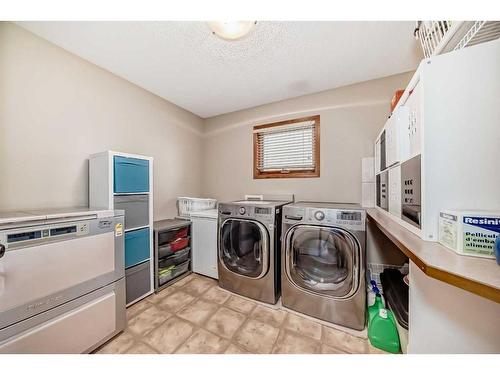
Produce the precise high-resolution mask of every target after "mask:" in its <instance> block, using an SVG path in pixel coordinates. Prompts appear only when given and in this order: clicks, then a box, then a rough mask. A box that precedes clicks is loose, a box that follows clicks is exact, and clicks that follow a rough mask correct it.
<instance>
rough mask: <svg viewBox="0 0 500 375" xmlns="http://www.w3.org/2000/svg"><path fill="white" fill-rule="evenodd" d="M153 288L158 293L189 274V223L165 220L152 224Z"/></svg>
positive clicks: (178, 220)
mask: <svg viewBox="0 0 500 375" xmlns="http://www.w3.org/2000/svg"><path fill="white" fill-rule="evenodd" d="M153 237H154V270H155V271H154V286H155V290H156V291H158V290H160V289H162V288H164V287H166V286H167V285H170V283H171V282H173V281H174V279H178V278H179V277H183V276H185V275H186V274H187V273H188V272H190V265H191V256H192V253H191V222H190V221H189V220H181V219H166V220H160V221H155V223H154V235H153Z"/></svg>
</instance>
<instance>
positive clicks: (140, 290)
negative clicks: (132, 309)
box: [125, 261, 151, 304]
mask: <svg viewBox="0 0 500 375" xmlns="http://www.w3.org/2000/svg"><path fill="white" fill-rule="evenodd" d="M150 267H151V264H150V261H147V262H144V263H141V264H139V265H137V266H135V267H131V268H129V269H127V270H125V284H126V289H127V292H126V295H127V297H126V299H127V304H129V303H131V302H133V301H135V300H137V299H138V298H140V297H142V296H144V295H145V294H147V293H149V291H150V290H151V274H150Z"/></svg>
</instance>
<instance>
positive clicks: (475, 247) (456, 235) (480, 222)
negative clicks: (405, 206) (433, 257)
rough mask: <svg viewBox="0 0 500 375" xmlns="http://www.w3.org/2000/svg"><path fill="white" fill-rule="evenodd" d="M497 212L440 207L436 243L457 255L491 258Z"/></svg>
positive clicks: (499, 225) (498, 220)
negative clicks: (443, 208)
mask: <svg viewBox="0 0 500 375" xmlns="http://www.w3.org/2000/svg"><path fill="white" fill-rule="evenodd" d="M499 233H500V212H498V211H495V212H493V211H465V210H443V211H441V213H440V214H439V243H441V244H442V245H444V246H446V247H447V248H449V249H451V250H453V251H455V252H457V253H458V254H461V255H469V256H477V257H483V258H495V240H496V238H497V237H498V236H499Z"/></svg>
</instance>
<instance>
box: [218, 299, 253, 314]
mask: <svg viewBox="0 0 500 375" xmlns="http://www.w3.org/2000/svg"><path fill="white" fill-rule="evenodd" d="M225 305H226V306H227V307H229V308H231V309H233V310H236V311H239V312H241V313H243V314H249V313H250V312H251V311H252V310H253V308H254V307H255V305H256V304H255V302H251V301H249V300H246V299H244V298H240V297H236V296H233V295H232V296H231V297H229V299H228V300H227V302H226V303H225Z"/></svg>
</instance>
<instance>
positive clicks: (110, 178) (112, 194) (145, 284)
mask: <svg viewBox="0 0 500 375" xmlns="http://www.w3.org/2000/svg"><path fill="white" fill-rule="evenodd" d="M89 205H90V207H94V208H106V209H112V210H113V209H122V210H125V227H124V228H123V231H124V234H125V281H126V289H127V291H126V295H127V298H126V299H127V306H128V305H131V304H133V303H135V302H137V301H139V300H141V299H142V298H144V297H146V296H148V295H149V294H151V293H152V292H153V290H154V279H153V276H154V262H153V158H152V157H148V156H143V155H135V154H127V153H123V152H115V151H105V152H101V153H98V154H94V155H91V156H90V158H89Z"/></svg>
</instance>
